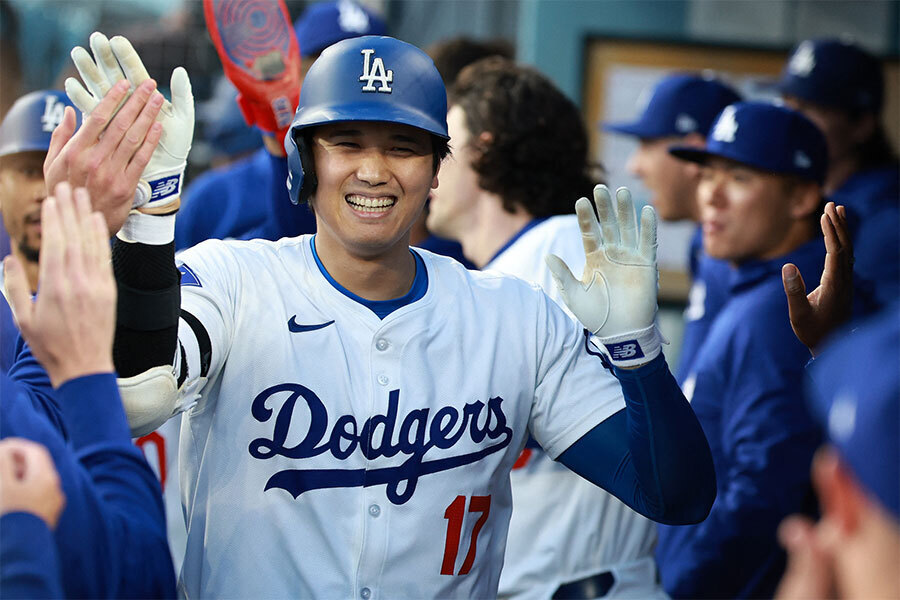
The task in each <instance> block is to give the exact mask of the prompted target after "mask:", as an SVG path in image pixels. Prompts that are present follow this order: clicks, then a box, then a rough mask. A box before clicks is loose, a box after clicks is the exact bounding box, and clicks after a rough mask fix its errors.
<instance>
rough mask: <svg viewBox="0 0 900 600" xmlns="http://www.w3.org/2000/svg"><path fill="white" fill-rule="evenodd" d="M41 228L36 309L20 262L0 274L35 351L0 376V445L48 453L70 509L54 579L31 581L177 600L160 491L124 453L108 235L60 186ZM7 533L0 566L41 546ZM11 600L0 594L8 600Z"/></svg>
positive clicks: (11, 528)
mask: <svg viewBox="0 0 900 600" xmlns="http://www.w3.org/2000/svg"><path fill="white" fill-rule="evenodd" d="M41 222H42V226H43V238H42V240H41V246H40V251H41V258H40V280H41V293H40V294H39V295H38V296H37V300H36V301H34V302H32V300H31V293H30V289H29V285H28V280H27V278H26V274H25V269H24V265H23V264H22V261H20V260H18V259H15V258H9V259H7V260H6V261H5V263H4V266H5V284H6V291H7V293H8V295H9V298H10V304H11V306H12V307H13V309H14V311H15V312H16V316H17V319H18V321H19V324H20V326H21V329H22V335H23V336H24V337H25V339H26V340H28V342H29V343H30V344H31V346H30V348H29V347H28V346H26V347H24V349H23V351H22V353H20V355H19V356H18V357H17V360H16V363H15V365H14V366H13V368H12V369H11V370H10V375H9V376H7V375H5V374H3V375H0V377H2V381H0V388H2V390H3V397H2V401H0V438H8V437H17V438H27V439H29V440H32V441H35V442H39V443H40V444H43V445H44V446H46V447H47V449H48V450H49V452H50V455H51V456H52V458H53V463H54V465H55V467H56V470H57V471H58V473H59V479H60V481H61V486H62V490H63V492H64V494H65V497H66V506H65V509H64V510H63V512H62V515H61V516H60V518H59V522H58V525H57V527H56V530H55V533H54V539H55V546H56V552H57V554H58V557H59V572H55V573H54V572H53V569H54V568H56V566H57V565H56V563H55V562H53V561H52V560H50V557H47V558H46V560H45V559H44V557H40V561H41V562H40V563H38V564H34V563H32V566H31V567H30V568H29V569H28V570H29V571H31V572H33V573H34V574H35V576H41V575H43V576H44V577H45V578H46V580H47V581H50V580H52V579H54V578H57V577H58V578H61V580H62V589H63V591H64V593H65V595H66V596H69V597H89V598H122V597H134V598H138V597H174V594H175V573H174V569H173V567H172V560H171V557H170V555H169V550H168V545H167V544H166V532H165V516H164V514H163V507H162V499H161V497H160V489H159V482H158V481H157V480H156V477H155V476H154V475H153V472H152V471H151V470H150V467H149V466H148V465H147V463H146V461H145V460H144V458H143V455H142V454H141V451H140V450H139V449H138V448H137V447H135V446H134V445H133V444H132V443H131V437H130V434H129V430H128V424H127V422H126V419H125V413H124V411H123V409H122V403H121V400H120V397H119V392H118V389H117V387H116V379H115V374H114V373H113V368H112V353H111V348H112V335H113V328H114V322H115V320H114V311H115V304H116V302H115V298H116V293H115V283H114V281H113V278H112V272H111V268H110V265H109V261H110V254H109V242H108V233H107V230H106V228H105V226H104V225H103V223H102V219H101V218H100V217H99V215H97V214H91V212H90V200H89V199H88V197H87V194H85V193H83V190H80V191H78V192H76V202H75V203H74V204H73V202H72V200H71V198H70V191H69V189H68V186H67V185H66V184H62V185H60V186H59V187H57V189H56V199H54V198H48V199H47V200H45V201H44V202H43V206H42V219H41ZM4 302H5V300H4ZM32 350H33V352H34V356H32ZM35 358H37V359H38V360H39V361H40V362H41V364H43V365H44V366H45V367H46V370H44V368H42V367H41V366H40V365H39V364H38V363H37V361H36V360H35ZM50 414H57V415H58V417H59V420H58V421H54V420H53V419H51V418H48V416H49V415H50ZM4 493H6V492H5V491H4ZM18 508H19V509H21V508H23V507H18ZM3 527H4V531H3V533H4V535H3V538H2V544H3V555H4V557H7V556H10V552H11V553H12V554H13V555H14V554H15V552H16V551H17V550H23V551H24V550H26V549H27V546H26V544H28V543H29V541H34V540H28V539H25V538H28V537H30V536H32V535H45V533H44V532H45V530H43V529H42V528H41V526H40V524H39V523H36V522H35V520H34V519H33V518H30V517H28V516H24V515H22V514H21V511H20V510H14V511H12V512H10V513H9V514H6V515H5V516H4V517H3ZM2 566H3V583H4V586H5V584H6V583H7V582H8V581H10V579H8V577H7V576H9V577H10V578H11V582H12V585H13V586H14V587H13V588H12V590H17V589H22V588H20V587H15V586H16V585H18V584H21V583H23V582H22V580H21V579H18V578H17V575H22V574H23V571H22V570H19V571H17V572H8V571H7V568H12V567H13V566H15V567H16V568H17V569H23V568H24V567H23V565H22V563H21V562H15V563H6V562H4V564H3V565H2ZM25 583H27V582H25ZM12 590H10V589H4V590H3V595H4V596H7V597H12V596H15V593H13V591H12Z"/></svg>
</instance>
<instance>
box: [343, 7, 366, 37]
mask: <svg viewBox="0 0 900 600" xmlns="http://www.w3.org/2000/svg"><path fill="white" fill-rule="evenodd" d="M337 8H338V27H340V28H341V30H342V31H353V32H355V33H365V32H367V31H369V15H367V14H366V11H364V10H363V9H361V8H360V7H359V6H357V5H356V4H354V3H353V2H350V0H341V2H338V6H337Z"/></svg>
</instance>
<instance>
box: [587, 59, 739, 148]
mask: <svg viewBox="0 0 900 600" xmlns="http://www.w3.org/2000/svg"><path fill="white" fill-rule="evenodd" d="M740 99H741V97H740V95H738V93H737V92H735V91H734V90H733V89H731V87H729V86H727V85H725V84H724V83H722V82H721V81H719V80H717V79H713V78H710V77H702V76H700V75H694V74H688V73H680V74H677V75H669V76H667V77H664V78H663V79H662V80H660V81H659V83H657V84H656V87H654V88H653V91H652V92H651V94H650V97H649V98H648V99H647V101H646V103H645V106H644V109H643V111H642V112H641V115H640V117H638V118H637V120H635V121H631V122H627V123H604V124H603V129H604V130H606V131H611V132H615V133H624V134H626V135H633V136H637V137H639V138H641V139H652V138H661V137H668V136H682V135H687V134H689V133H695V132H696V133H699V134H700V135H704V136H705V135H706V134H707V133H708V132H709V128H710V126H712V123H713V121H714V120H715V118H716V115H718V114H719V113H720V112H721V111H722V109H723V108H725V107H726V106H728V105H729V104H734V103H735V102H738V101H739V100H740Z"/></svg>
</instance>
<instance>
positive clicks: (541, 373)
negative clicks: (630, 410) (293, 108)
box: [176, 236, 624, 600]
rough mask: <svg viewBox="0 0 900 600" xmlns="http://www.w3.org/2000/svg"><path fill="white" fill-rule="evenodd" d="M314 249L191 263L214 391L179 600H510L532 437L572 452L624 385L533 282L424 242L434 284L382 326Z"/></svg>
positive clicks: (192, 325)
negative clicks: (508, 550) (523, 465)
mask: <svg viewBox="0 0 900 600" xmlns="http://www.w3.org/2000/svg"><path fill="white" fill-rule="evenodd" d="M312 243H313V238H311V237H310V236H303V237H299V238H292V239H284V240H280V241H278V242H267V241H260V240H254V241H248V242H222V241H218V240H211V241H207V242H204V243H202V244H200V245H198V246H196V247H194V248H191V249H189V250H186V251H185V252H184V253H183V254H182V255H181V259H182V261H183V264H182V267H181V268H182V272H183V273H184V277H183V279H182V309H183V310H184V311H187V312H188V313H189V316H188V317H187V319H185V318H183V319H182V322H181V326H180V330H179V339H180V340H181V343H182V344H183V347H184V352H185V356H186V359H187V369H188V380H187V381H188V383H187V386H186V389H192V387H193V386H195V385H202V386H203V387H202V388H201V389H200V394H201V395H200V397H199V399H197V401H196V402H195V403H192V404H189V406H190V408H189V409H188V412H187V413H186V416H185V418H184V419H183V421H182V436H181V443H182V447H181V467H182V470H183V477H182V483H183V485H184V489H183V494H184V496H185V504H186V514H187V529H188V540H187V550H186V555H185V562H184V567H183V569H182V577H181V589H182V592H183V593H184V594H185V595H186V596H187V597H188V598H199V597H210V598H223V597H242V598H284V597H294V598H296V597H322V598H361V599H363V600H369V599H372V600H374V599H377V598H392V599H393V598H417V599H420V598H436V597H457V598H488V597H493V596H495V595H496V592H497V584H498V580H499V577H500V568H501V565H502V562H503V555H504V547H505V544H506V535H507V526H508V523H509V515H510V510H511V502H512V500H511V497H510V485H509V472H510V469H511V468H512V466H513V463H514V462H515V461H516V459H517V457H518V456H519V454H520V452H521V451H522V449H523V447H524V445H525V441H526V437H527V435H528V432H529V431H530V432H531V433H532V435H534V437H535V438H536V439H537V440H538V441H539V442H540V444H541V445H542V447H543V448H545V449H546V451H547V452H548V453H549V454H550V456H552V457H556V456H558V455H559V454H560V453H562V452H563V451H565V450H566V449H567V448H568V447H569V446H570V445H571V444H572V443H574V442H575V441H577V440H578V439H579V438H580V437H581V436H583V435H584V434H585V433H587V432H588V431H589V430H590V429H592V428H593V427H595V426H596V425H597V424H598V423H600V422H601V421H603V420H604V419H606V418H608V417H609V416H611V415H612V414H614V413H615V412H617V411H619V410H621V409H622V408H624V400H623V398H622V392H621V388H620V387H619V384H618V382H617V381H616V379H615V378H614V377H612V376H611V375H610V374H608V373H607V372H606V371H605V369H604V368H603V366H602V364H601V362H600V360H599V359H597V358H596V357H595V356H591V355H590V354H588V353H587V352H586V350H585V343H584V336H583V334H582V331H581V328H580V327H578V326H577V325H576V324H575V323H574V322H573V321H572V320H571V319H569V318H568V317H567V315H566V314H565V313H564V312H563V311H562V310H560V309H559V307H558V306H556V304H554V303H553V302H552V301H551V300H550V299H549V298H547V296H546V295H545V294H543V293H542V292H541V291H540V290H539V289H537V287H536V286H530V285H528V284H525V283H524V282H522V281H520V280H517V279H515V278H510V277H505V276H500V275H498V274H485V273H472V272H469V271H466V270H465V269H464V268H463V267H462V266H461V265H459V263H457V262H455V261H453V260H451V259H449V258H445V257H439V256H436V255H433V254H430V253H428V252H425V251H421V250H416V252H417V253H418V254H419V255H420V256H421V258H422V260H423V263H424V266H425V270H426V273H427V291H425V292H424V295H423V296H422V297H421V298H420V299H418V300H416V301H415V302H412V303H409V304H407V305H405V306H402V307H400V308H398V309H396V310H394V311H393V312H392V313H391V314H389V315H388V316H386V317H385V318H384V319H379V318H378V317H377V316H376V315H375V314H374V313H373V312H372V311H371V310H370V309H369V308H367V307H366V306H364V305H363V304H362V303H360V302H358V301H357V300H356V299H353V298H351V297H350V296H348V295H346V294H345V293H344V292H342V291H341V290H340V289H338V288H337V287H336V286H335V285H334V284H332V283H331V282H330V281H329V279H328V278H327V277H326V275H325V274H324V273H323V272H322V271H321V270H320V268H319V267H318V265H317V264H316V258H315V255H314V253H313V250H312ZM419 275H422V274H421V273H420V274H419ZM188 321H192V322H188ZM201 325H202V327H201ZM198 328H199V329H198ZM198 330H199V331H200V333H199V334H198ZM204 336H208V339H206V340H205V341H204V340H203V339H200V338H203V337H204ZM205 349H206V350H205ZM179 354H180V351H179ZM176 368H177V369H179V370H180V368H181V364H180V362H179V361H176ZM204 383H205V385H203V384H204ZM188 400H189V401H190V400H191V398H188Z"/></svg>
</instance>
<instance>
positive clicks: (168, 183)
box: [149, 175, 181, 202]
mask: <svg viewBox="0 0 900 600" xmlns="http://www.w3.org/2000/svg"><path fill="white" fill-rule="evenodd" d="M180 182H181V175H171V176H169V177H163V178H162V179H157V180H156V181H150V182H149V184H150V190H151V194H150V201H151V202H152V201H154V200H162V199H163V198H168V197H169V196H173V195H175V194H177V193H178V187H179V183H180Z"/></svg>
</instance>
